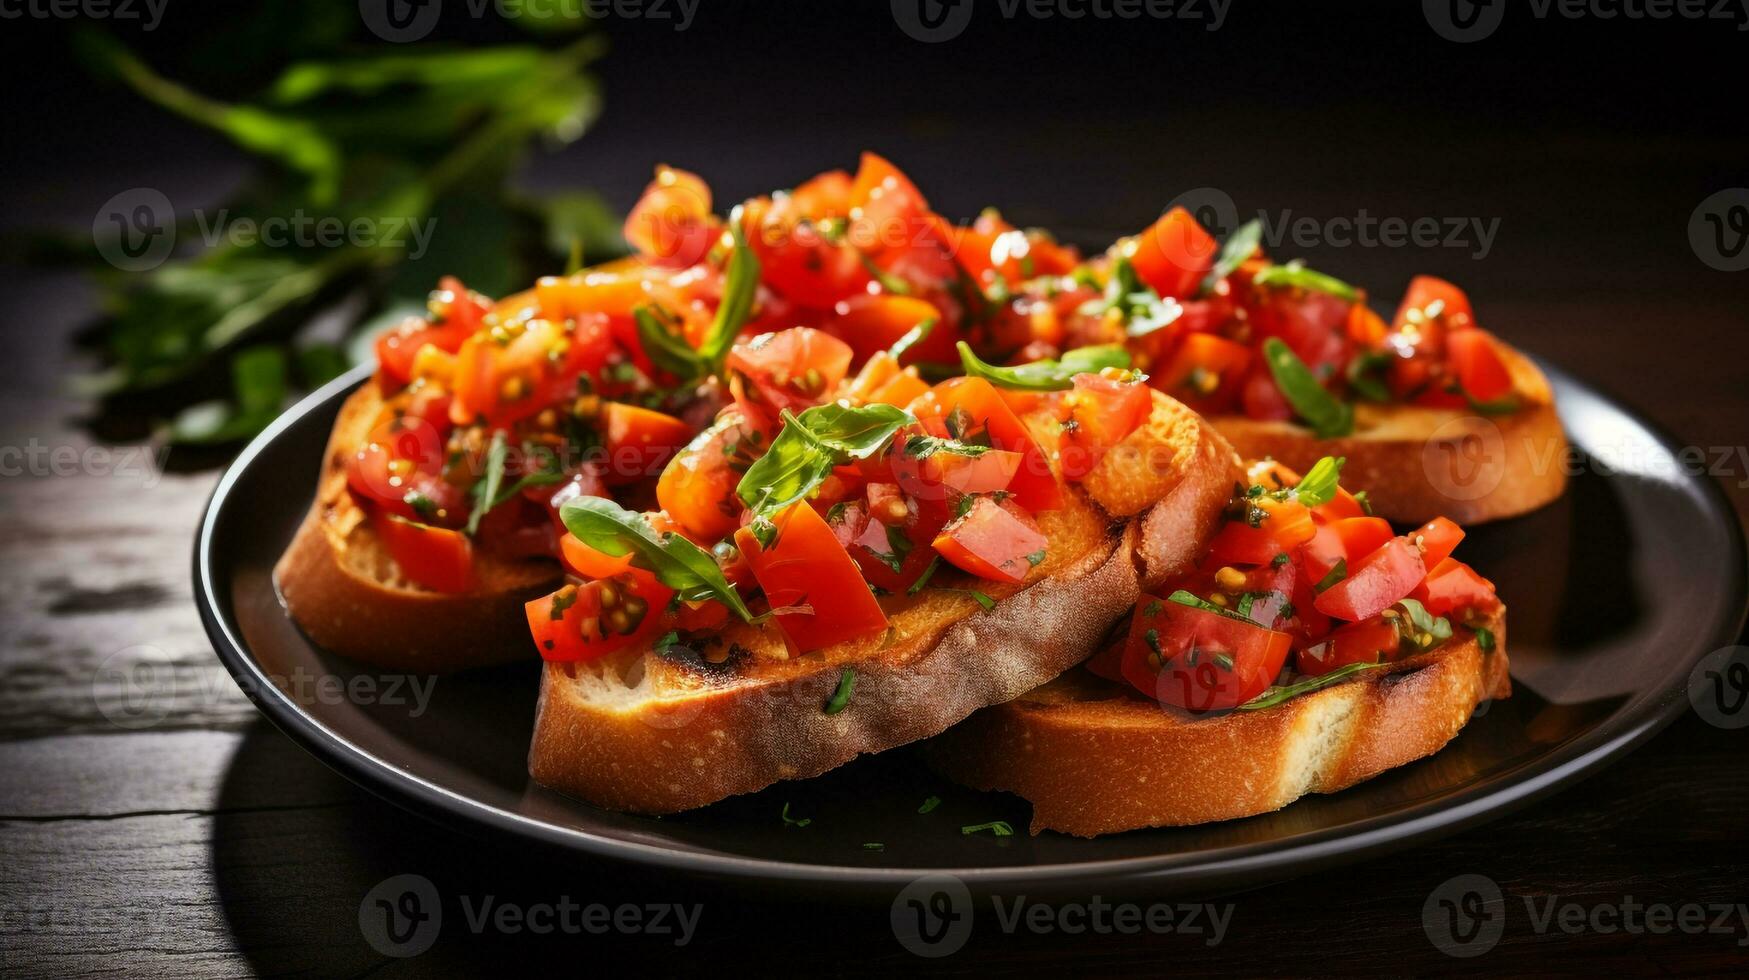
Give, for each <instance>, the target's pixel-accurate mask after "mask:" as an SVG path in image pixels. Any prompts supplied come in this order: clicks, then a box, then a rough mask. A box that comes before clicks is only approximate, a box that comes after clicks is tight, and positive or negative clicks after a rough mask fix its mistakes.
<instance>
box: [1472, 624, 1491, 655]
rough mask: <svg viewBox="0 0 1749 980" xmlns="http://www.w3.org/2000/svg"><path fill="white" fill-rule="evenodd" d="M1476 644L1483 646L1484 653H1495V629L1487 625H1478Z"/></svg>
mask: <svg viewBox="0 0 1749 980" xmlns="http://www.w3.org/2000/svg"><path fill="white" fill-rule="evenodd" d="M1476 646H1479V647H1481V648H1482V652H1483V653H1493V652H1494V631H1493V630H1491V629H1489V628H1488V627H1486V626H1478V627H1476Z"/></svg>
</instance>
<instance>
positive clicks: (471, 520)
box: [468, 429, 510, 535]
mask: <svg viewBox="0 0 1749 980" xmlns="http://www.w3.org/2000/svg"><path fill="white" fill-rule="evenodd" d="M509 454H510V445H509V443H508V442H507V441H506V438H505V435H504V430H503V429H499V430H498V431H497V432H494V433H492V443H491V445H490V446H489V447H488V448H487V449H486V475H485V477H483V478H482V479H481V481H480V485H479V496H478V497H476V498H475V499H474V512H473V513H471V514H469V515H468V534H469V535H474V534H478V533H479V531H480V519H481V518H483V517H485V516H486V512H487V511H489V510H491V509H492V507H493V506H494V502H495V501H496V500H497V499H498V486H499V484H501V483H503V482H504V461H505V458H506V457H507V456H509Z"/></svg>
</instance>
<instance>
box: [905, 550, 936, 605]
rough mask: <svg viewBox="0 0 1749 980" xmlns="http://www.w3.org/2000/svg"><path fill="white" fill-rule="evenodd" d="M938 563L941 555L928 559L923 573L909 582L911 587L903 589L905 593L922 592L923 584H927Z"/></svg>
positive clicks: (914, 593)
mask: <svg viewBox="0 0 1749 980" xmlns="http://www.w3.org/2000/svg"><path fill="white" fill-rule="evenodd" d="M940 564H941V556H940V555H936V556H935V557H934V558H931V559H929V564H928V565H927V566H926V567H925V568H924V569H923V574H922V575H919V576H917V581H915V582H912V583H911V587H910V588H908V589H906V590H905V594H906V595H916V594H917V593H919V592H922V591H923V587H924V586H925V585H928V584H929V580H930V579H931V578H932V577H934V575H935V569H936V567H937V566H939V565H940Z"/></svg>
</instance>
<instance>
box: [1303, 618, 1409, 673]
mask: <svg viewBox="0 0 1749 980" xmlns="http://www.w3.org/2000/svg"><path fill="white" fill-rule="evenodd" d="M1401 644H1402V637H1401V636H1400V635H1399V634H1398V632H1397V626H1396V624H1395V623H1392V622H1390V621H1388V620H1384V619H1379V618H1378V617H1376V616H1375V617H1373V618H1371V619H1367V620H1365V621H1364V622H1359V623H1349V624H1348V625H1347V626H1344V627H1342V628H1340V629H1338V630H1336V631H1335V632H1333V633H1331V634H1330V635H1329V636H1328V637H1327V638H1326V639H1325V640H1324V642H1322V643H1318V644H1315V645H1313V646H1310V647H1306V648H1305V649H1302V650H1299V651H1297V652H1296V653H1295V654H1294V669H1295V670H1297V671H1299V672H1300V673H1302V674H1305V675H1307V676H1308V677H1320V676H1322V675H1324V674H1328V673H1330V672H1331V671H1333V670H1335V669H1337V668H1338V667H1346V666H1348V665H1349V664H1376V663H1383V662H1385V661H1388V660H1390V659H1392V658H1393V657H1395V656H1396V655H1397V650H1398V648H1399V647H1400V646H1401Z"/></svg>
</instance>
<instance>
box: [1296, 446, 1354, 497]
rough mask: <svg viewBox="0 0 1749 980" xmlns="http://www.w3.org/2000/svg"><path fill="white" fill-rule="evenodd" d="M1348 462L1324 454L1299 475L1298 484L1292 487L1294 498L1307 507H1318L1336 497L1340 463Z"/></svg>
mask: <svg viewBox="0 0 1749 980" xmlns="http://www.w3.org/2000/svg"><path fill="white" fill-rule="evenodd" d="M1346 462H1348V460H1347V459H1345V458H1343V457H1340V456H1325V457H1324V458H1323V459H1320V460H1318V461H1317V462H1316V463H1313V464H1312V468H1311V469H1309V470H1307V471H1306V475H1305V476H1303V477H1300V483H1299V486H1296V487H1294V498H1295V499H1297V500H1298V501H1299V502H1300V503H1302V504H1305V505H1306V506H1307V507H1319V506H1322V505H1324V504H1327V503H1329V502H1330V501H1332V500H1335V499H1336V488H1337V485H1338V483H1339V481H1340V480H1341V478H1342V464H1343V463H1346Z"/></svg>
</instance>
